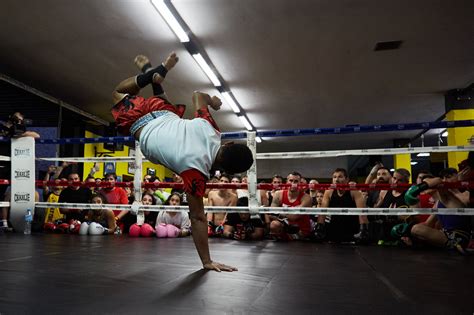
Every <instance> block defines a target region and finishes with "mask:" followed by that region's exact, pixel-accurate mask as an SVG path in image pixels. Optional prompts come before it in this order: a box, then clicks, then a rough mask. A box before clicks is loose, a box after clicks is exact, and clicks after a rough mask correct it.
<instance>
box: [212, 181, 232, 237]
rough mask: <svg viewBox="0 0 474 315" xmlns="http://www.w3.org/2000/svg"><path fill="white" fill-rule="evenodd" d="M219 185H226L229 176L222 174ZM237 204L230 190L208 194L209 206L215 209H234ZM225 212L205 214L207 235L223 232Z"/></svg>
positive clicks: (220, 190)
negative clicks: (207, 224)
mask: <svg viewBox="0 0 474 315" xmlns="http://www.w3.org/2000/svg"><path fill="white" fill-rule="evenodd" d="M219 182H220V183H223V184H228V183H229V182H230V179H229V176H228V175H226V174H222V175H221V178H220V180H219ZM236 204H237V195H236V194H234V193H232V191H231V189H219V190H216V191H211V192H209V206H215V207H234V206H235V205H236ZM225 216H226V213H225V212H210V213H208V214H207V221H208V223H209V226H208V235H209V236H213V235H221V234H222V232H223V231H224V222H225Z"/></svg>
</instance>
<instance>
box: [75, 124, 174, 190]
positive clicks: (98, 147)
mask: <svg viewBox="0 0 474 315" xmlns="http://www.w3.org/2000/svg"><path fill="white" fill-rule="evenodd" d="M85 137H86V138H97V137H98V135H96V134H94V133H92V132H89V131H86V133H85ZM94 148H95V150H94ZM129 150H130V147H129V146H126V145H125V146H124V149H123V150H122V151H115V152H112V151H109V150H106V149H104V145H103V144H102V143H88V144H85V145H84V157H95V155H94V154H95V151H97V152H101V153H103V154H102V155H101V156H104V155H107V156H128V154H129ZM99 165H100V170H99V172H97V173H95V175H94V177H95V178H102V177H104V163H99ZM93 166H94V163H92V162H86V163H84V174H83V178H84V179H85V178H86V177H87V175H88V174H89V172H90V170H91V168H92V167H93ZM147 168H154V169H155V170H156V176H157V177H159V178H160V180H162V181H163V180H164V179H165V177H168V178H171V177H172V176H173V172H171V171H170V170H168V169H167V168H165V167H164V166H163V165H157V164H153V163H151V162H144V163H143V169H142V176H141V178H143V177H144V176H145V174H146V171H147ZM115 171H116V173H117V176H123V175H129V176H133V174H130V173H128V162H116V164H115Z"/></svg>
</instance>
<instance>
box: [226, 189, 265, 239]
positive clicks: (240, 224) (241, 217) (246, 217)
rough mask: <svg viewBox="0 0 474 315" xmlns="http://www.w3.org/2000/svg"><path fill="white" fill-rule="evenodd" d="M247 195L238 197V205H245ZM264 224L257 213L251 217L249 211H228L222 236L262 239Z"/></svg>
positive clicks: (247, 201) (246, 203)
mask: <svg viewBox="0 0 474 315" xmlns="http://www.w3.org/2000/svg"><path fill="white" fill-rule="evenodd" d="M248 204H249V200H248V198H247V197H242V198H239V200H238V201H237V206H238V207H247V206H248ZM264 231H265V225H264V223H263V221H262V219H261V218H260V216H259V215H256V216H255V217H251V216H250V213H229V214H228V215H227V218H226V221H225V223H224V233H223V235H224V237H227V238H231V239H236V240H251V241H255V240H261V239H263V236H264Z"/></svg>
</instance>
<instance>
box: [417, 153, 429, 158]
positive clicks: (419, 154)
mask: <svg viewBox="0 0 474 315" xmlns="http://www.w3.org/2000/svg"><path fill="white" fill-rule="evenodd" d="M416 156H418V157H424V156H430V153H429V152H421V153H418V154H417V155H416Z"/></svg>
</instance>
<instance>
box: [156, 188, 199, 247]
mask: <svg viewBox="0 0 474 315" xmlns="http://www.w3.org/2000/svg"><path fill="white" fill-rule="evenodd" d="M181 198H182V197H181V194H179V193H177V192H174V193H171V195H170V196H169V197H168V200H166V202H165V205H168V206H170V205H171V206H180V205H181ZM155 230H156V236H157V237H160V238H162V237H184V236H189V235H190V234H191V220H189V216H188V214H187V213H186V212H182V211H160V212H159V213H158V217H157V218H156V226H155Z"/></svg>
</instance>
